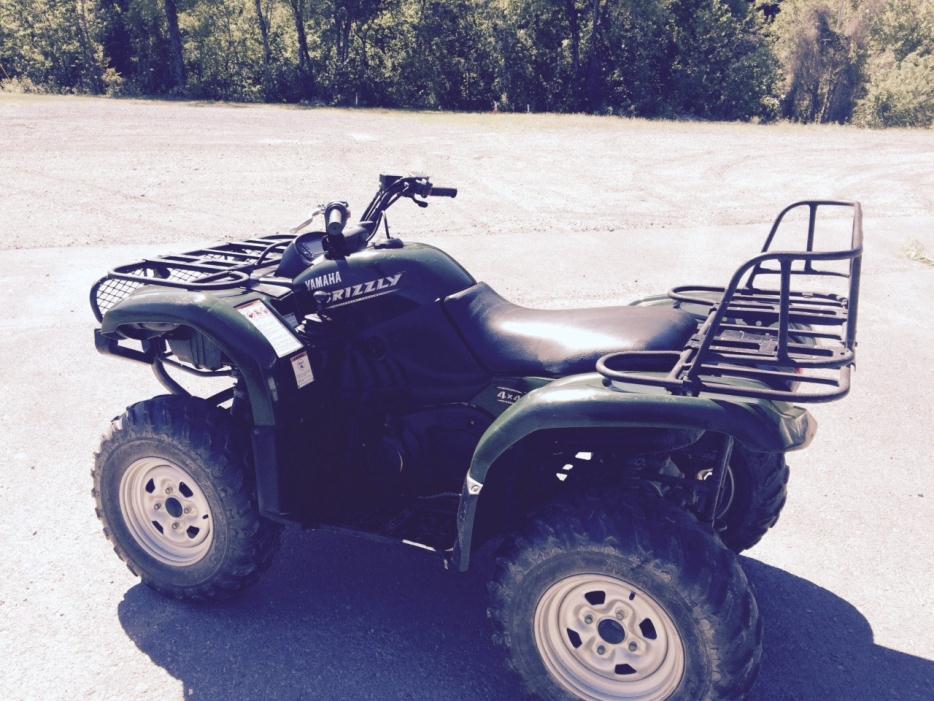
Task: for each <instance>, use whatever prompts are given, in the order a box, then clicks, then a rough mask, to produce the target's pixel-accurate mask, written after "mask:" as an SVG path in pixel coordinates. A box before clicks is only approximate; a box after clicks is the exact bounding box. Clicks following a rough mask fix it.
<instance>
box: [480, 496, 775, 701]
mask: <svg viewBox="0 0 934 701" xmlns="http://www.w3.org/2000/svg"><path fill="white" fill-rule="evenodd" d="M490 594H491V604H490V608H489V611H488V614H489V617H490V619H491V620H492V623H493V627H494V631H495V632H494V635H493V640H494V643H495V644H496V645H498V646H499V647H500V648H502V650H503V652H504V655H505V656H506V659H507V666H508V667H509V668H510V669H512V670H513V671H514V672H516V673H517V674H518V676H519V677H520V679H521V681H522V682H523V683H524V685H525V687H526V689H527V690H528V691H529V693H530V694H531V695H532V696H534V697H535V698H538V699H543V700H548V701H558V700H560V701H567V700H568V699H576V698H586V699H592V700H596V701H619V700H622V699H639V700H640V701H662V700H663V699H672V698H678V699H734V698H741V697H742V696H744V695H745V694H746V693H747V692H748V691H749V689H750V688H751V687H752V685H753V683H754V681H755V678H756V675H757V673H758V668H759V662H760V658H761V639H762V628H761V622H760V619H759V613H758V607H757V604H756V601H755V598H754V596H753V593H752V591H751V589H750V587H749V584H748V582H747V580H746V576H745V574H744V573H743V572H742V570H741V569H740V567H739V565H738V563H737V559H736V556H735V555H734V554H733V553H732V552H730V551H729V550H727V549H726V548H725V547H723V545H722V544H721V543H720V541H719V539H718V538H717V537H716V536H715V534H714V533H713V532H712V530H710V528H708V527H705V526H703V525H701V524H700V523H698V521H697V520H696V519H695V518H694V517H693V516H691V515H690V514H688V513H686V512H684V511H682V510H680V509H678V508H677V507H675V506H674V505H671V504H669V503H668V502H665V501H663V500H661V499H659V498H656V497H651V496H642V495H636V494H621V495H618V496H616V497H614V498H612V499H608V498H606V497H591V496H585V497H579V498H577V499H574V500H570V501H567V502H560V503H555V504H553V505H551V506H549V507H548V508H547V509H546V510H545V511H543V512H542V513H541V514H540V515H539V516H538V517H536V518H534V519H533V520H532V522H531V524H530V525H529V527H528V528H527V529H526V530H525V531H524V532H523V533H521V534H520V535H516V536H514V537H512V538H510V539H509V540H508V541H507V543H506V544H505V546H504V549H503V551H502V552H501V555H500V557H499V558H498V560H497V573H496V576H495V578H494V580H493V582H492V583H491V585H490Z"/></svg>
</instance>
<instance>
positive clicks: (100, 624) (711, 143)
mask: <svg viewBox="0 0 934 701" xmlns="http://www.w3.org/2000/svg"><path fill="white" fill-rule="evenodd" d="M381 170H384V171H390V172H391V171H402V172H408V171H413V170H415V171H426V172H429V173H431V174H432V175H433V176H434V180H435V181H436V182H437V183H438V184H451V185H456V186H459V187H460V188H461V195H460V196H459V197H458V199H456V200H454V201H443V202H441V203H440V204H438V205H437V206H433V207H432V208H431V209H429V210H428V211H426V212H423V211H421V210H417V209H416V208H414V207H411V208H405V207H404V205H400V206H399V208H398V210H394V211H393V217H392V222H393V224H394V225H395V228H396V229H397V232H398V233H400V234H401V235H402V236H403V238H410V239H418V240H423V241H425V242H428V243H433V244H435V245H439V246H441V247H442V248H445V249H446V250H448V251H449V252H450V253H451V254H452V255H454V256H455V257H456V258H458V259H459V260H460V261H461V262H462V263H463V264H464V265H465V266H466V267H467V268H468V269H469V270H471V272H473V273H474V275H475V276H476V277H477V278H478V279H482V280H485V281H487V282H489V283H490V284H491V285H492V286H493V287H494V288H496V289H498V290H499V291H500V292H501V293H503V294H504V295H506V296H508V297H510V298H512V299H514V300H515V301H517V302H521V303H525V304H530V305H539V306H543V307H547V306H554V307H558V306H563V307H567V306H574V305H580V304H610V303H616V302H619V301H622V300H627V299H630V298H633V297H635V296H639V295H644V294H649V293H653V292H658V291H663V290H664V289H667V288H668V287H669V286H671V285H672V284H677V283H685V282H699V283H711V284H717V283H721V282H722V281H723V280H724V278H725V277H726V276H727V275H728V274H729V273H730V272H731V271H732V269H733V268H735V266H736V265H737V264H738V263H739V262H740V260H741V259H742V258H743V257H748V256H749V255H751V254H753V253H754V252H756V251H757V249H758V246H759V245H760V244H761V239H762V237H763V236H764V234H765V228H764V227H765V226H767V224H768V222H769V221H770V220H771V217H772V216H773V215H774V214H775V213H776V212H777V211H778V210H779V209H780V208H781V207H782V206H784V205H785V204H787V203H788V202H790V201H793V200H794V199H799V198H802V197H843V198H848V199H859V200H861V201H862V202H863V205H864V208H865V211H866V226H865V230H866V244H867V253H866V256H865V260H864V282H863V296H862V300H861V317H860V339H861V342H860V350H859V363H858V367H857V371H856V374H855V376H854V389H853V392H852V393H851V395H850V396H849V397H848V398H847V399H846V400H844V401H841V402H837V403H834V404H829V405H821V406H817V407H815V409H814V413H815V414H816V416H817V418H818V421H819V422H820V430H819V431H818V436H817V438H816V440H815V441H814V444H813V446H812V447H810V448H809V449H807V450H806V451H804V452H802V453H799V454H794V455H792V456H790V460H789V461H790V462H791V465H792V477H791V492H790V497H789V502H788V505H787V507H786V509H785V512H784V515H783V516H782V519H781V521H780V523H779V525H778V526H777V527H776V529H775V530H774V531H773V532H772V533H770V535H769V536H768V537H767V538H766V539H765V541H764V542H763V543H762V544H760V545H759V546H757V547H756V548H755V549H753V550H752V551H750V552H749V553H748V557H746V558H744V562H743V564H744V567H745V568H746V571H747V572H748V574H749V575H750V578H751V580H752V581H753V583H754V584H755V586H756V588H757V591H758V599H759V602H760V607H761V609H762V613H763V616H764V618H765V623H766V634H765V643H764V646H765V661H764V664H763V669H762V675H761V678H760V682H759V684H758V685H757V687H756V689H755V691H754V693H753V695H752V698H753V699H755V700H758V701H767V700H768V701H773V700H776V701H777V700H779V699H830V698H833V699H837V698H839V699H866V700H869V699H873V700H875V699H893V700H896V699H897V700H908V701H914V700H918V701H921V700H925V701H926V700H927V699H930V698H931V689H934V662H932V658H934V612H932V607H934V588H932V587H934V564H932V563H934V558H932V555H934V547H932V542H934V538H932V523H934V507H932V504H934V478H932V475H931V469H930V468H931V460H932V457H934V430H932V427H934V409H932V403H931V400H930V395H931V392H932V390H934V371H932V369H931V368H932V367H934V311H932V303H934V265H932V262H931V258H932V257H934V134H932V132H921V131H900V130H893V131H885V132H868V131H859V130H855V129H851V128H842V127H807V128H805V127H797V126H769V127H760V126H753V125H724V124H705V123H664V122H645V121H632V120H620V119H614V118H592V117H576V116H537V115H448V114H432V113H407V112H382V111H362V110H361V111H346V110H330V109H301V108H292V107H275V106H250V107H246V106H230V105H211V104H191V103H180V102H146V101H129V100H104V99H85V98H63V97H24V96H8V95H0V269H2V271H3V274H2V278H0V289H2V290H3V292H4V297H5V299H6V301H7V312H6V313H5V314H4V315H3V317H2V319H0V328H2V330H3V333H2V335H0V371H2V382H0V388H2V392H3V402H2V405H0V444H2V445H3V446H4V453H3V457H4V460H3V467H2V468H0V543H2V547H3V550H2V553H3V563H4V572H3V576H2V577H0V698H2V699H40V698H41V699H45V698H50V699H57V698H62V699H66V698H67V699H74V698H94V699H128V698H132V699H159V700H160V701H161V700H164V699H173V698H178V699H182V698H184V699H241V698H242V699H255V698H277V699H279V698H281V699H298V698H307V699H413V698H418V699H421V698H430V699H459V700H465V701H466V700H467V699H478V700H479V699H513V698H516V696H517V694H518V690H517V689H516V687H515V686H514V685H513V683H512V681H511V680H510V679H509V678H508V677H507V676H505V675H504V674H503V673H502V672H501V671H500V660H499V659H498V658H497V657H496V655H495V654H494V652H493V650H492V648H491V646H490V645H489V644H488V638H487V635H488V634H487V630H486V621H485V613H484V612H485V599H484V581H485V579H486V577H487V576H488V574H489V572H488V563H485V562H484V561H483V560H482V558H481V559H480V561H479V564H478V569H477V570H476V571H473V572H471V573H469V574H467V575H457V574H451V573H446V572H444V571H442V570H441V569H440V567H438V566H437V563H436V562H435V561H434V560H433V559H431V558H430V557H428V556H425V555H423V554H422V553H420V552H418V551H414V550H408V549H404V548H401V547H400V548H399V549H394V548H386V547H381V546H377V545H374V544H372V543H369V542H366V541H363V540H357V539H352V538H348V537H340V536H336V535H325V534H316V533H307V532H302V531H300V530H298V529H290V530H288V531H287V533H286V537H285V542H284V547H283V551H282V553H281V554H280V556H279V557H278V559H277V561H276V563H275V564H274V566H273V568H272V569H271V570H270V571H269V572H268V573H267V574H266V575H265V577H264V578H263V579H262V580H261V582H260V583H259V584H258V585H257V586H256V587H254V588H252V589H251V590H249V591H248V592H247V593H246V594H245V595H244V596H243V597H241V598H240V599H238V600H236V601H235V602H232V603H227V604H223V605H219V606H202V607H198V606H193V605H186V604H179V603H176V602H170V601H166V600H164V599H162V598H160V597H159V596H157V595H156V594H154V593H153V592H151V591H149V590H148V589H147V588H145V587H143V586H141V585H140V584H139V583H138V581H137V580H136V579H135V578H134V577H133V576H132V575H131V574H130V573H129V572H128V571H127V570H126V569H125V567H123V565H122V564H121V563H120V562H119V561H118V560H117V558H116V557H115V556H114V555H113V553H112V552H111V551H110V549H109V547H108V545H107V543H106V541H105V539H104V537H103V536H102V534H101V533H100V529H99V526H98V523H97V521H96V519H95V517H94V511H93V505H92V500H91V497H90V494H89V490H90V478H89V475H88V473H89V471H90V465H91V452H92V451H93V450H94V448H95V445H96V443H97V438H98V436H99V434H100V432H101V431H102V430H103V428H104V426H105V425H106V422H107V420H108V419H109V418H110V417H111V416H114V415H115V414H118V413H119V412H121V411H122V410H123V408H124V407H125V406H126V405H127V404H129V403H131V402H133V401H135V400H138V399H140V398H144V397H147V396H150V395H152V394H156V393H159V392H160V391H161V388H160V387H159V386H158V385H157V384H156V383H155V381H154V380H153V379H152V378H151V376H150V374H149V373H148V372H147V371H146V369H145V368H142V367H137V366H135V365H134V364H131V363H121V362H117V361H115V360H113V359H109V358H105V357H103V356H98V355H96V354H95V353H94V350H93V345H92V343H91V329H92V328H93V318H92V316H91V314H90V311H89V309H88V306H87V302H86V295H87V291H88V288H89V286H90V284H91V283H92V282H93V281H94V280H95V279H96V278H97V277H99V276H100V275H101V274H102V273H103V272H104V271H106V269H107V268H109V267H111V266H113V265H114V264H117V263H120V262H125V261H127V260H131V259H134V258H137V257H139V256H141V255H144V254H153V253H158V252H168V251H175V250H178V249H181V248H184V247H185V246H189V245H195V244H199V243H207V242H210V241H212V240H217V239H221V238H224V237H228V236H230V237H241V236H244V235H248V234H252V233H257V232H267V231H270V230H275V229H284V228H286V227H287V226H289V225H292V224H294V223H296V222H297V221H300V220H301V219H303V218H304V214H305V212H306V211H307V210H308V209H310V207H311V205H313V204H314V203H317V202H319V201H321V200H328V199H336V198H339V197H346V198H348V199H349V200H350V201H351V203H352V204H356V206H357V208H358V209H359V208H360V207H361V206H362V205H363V204H364V202H365V200H366V199H367V198H368V196H369V195H370V194H371V191H372V190H373V188H374V185H375V182H376V175H377V173H379V172H380V171H381Z"/></svg>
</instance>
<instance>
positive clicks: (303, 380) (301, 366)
mask: <svg viewBox="0 0 934 701" xmlns="http://www.w3.org/2000/svg"><path fill="white" fill-rule="evenodd" d="M292 372H294V373H295V382H296V383H298V388H299V389H301V388H302V387H304V386H305V385H310V384H311V383H312V382H314V381H315V374H314V373H313V372H312V371H311V363H310V362H308V353H304V352H303V353H299V354H298V355H296V356H293V357H292Z"/></svg>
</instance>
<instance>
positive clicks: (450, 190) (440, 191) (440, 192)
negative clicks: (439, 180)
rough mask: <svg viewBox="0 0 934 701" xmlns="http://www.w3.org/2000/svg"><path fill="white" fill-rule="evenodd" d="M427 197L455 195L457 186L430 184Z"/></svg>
mask: <svg viewBox="0 0 934 701" xmlns="http://www.w3.org/2000/svg"><path fill="white" fill-rule="evenodd" d="M428 196H429V197H457V188H456V187H437V186H435V185H432V186H431V189H430V190H429V191H428Z"/></svg>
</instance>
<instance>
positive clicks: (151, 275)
mask: <svg viewBox="0 0 934 701" xmlns="http://www.w3.org/2000/svg"><path fill="white" fill-rule="evenodd" d="M294 238H295V236H294V235H292V234H271V235H269V236H259V237H256V238H251V239H246V240H244V241H229V242H227V243H220V244H217V245H216V246H210V247H208V248H199V249H196V250H194V251H189V252H187V253H179V254H175V255H167V256H157V257H154V258H144V259H143V260H140V261H137V262H135V263H128V264H126V265H121V266H118V267H116V268H114V269H113V270H111V271H110V272H109V273H108V274H107V275H105V276H104V277H102V278H101V279H100V280H98V281H97V282H96V283H95V284H94V286H93V287H92V288H91V309H92V310H93V311H94V315H95V316H96V317H97V320H98V321H100V320H101V318H102V317H103V316H104V314H105V313H106V312H107V311H109V310H110V309H111V308H112V307H113V306H114V305H116V304H117V303H118V302H121V301H123V300H124V299H126V298H127V297H129V296H130V295H131V294H132V293H133V292H135V291H136V290H138V289H139V288H140V287H144V286H146V285H159V286H162V287H177V288H181V289H188V290H223V289H228V288H232V287H241V286H244V285H246V283H247V282H249V280H250V274H251V273H252V272H253V271H254V270H256V269H257V268H258V267H260V265H274V264H276V263H278V262H279V260H280V259H281V258H282V249H284V248H285V247H286V246H287V245H288V244H289V242H290V241H292V240H293V239H294Z"/></svg>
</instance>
